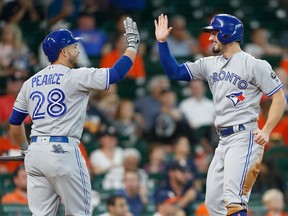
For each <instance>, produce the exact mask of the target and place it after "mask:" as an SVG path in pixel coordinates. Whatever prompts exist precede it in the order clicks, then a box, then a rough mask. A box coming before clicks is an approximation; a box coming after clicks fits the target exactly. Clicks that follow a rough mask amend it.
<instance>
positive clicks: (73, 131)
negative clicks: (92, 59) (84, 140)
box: [14, 64, 109, 139]
mask: <svg viewBox="0 0 288 216" xmlns="http://www.w3.org/2000/svg"><path fill="white" fill-rule="evenodd" d="M108 75H109V74H108V70H107V69H104V68H101V69H97V68H85V67H83V68H79V69H70V68H68V67H66V66H64V65H60V64H57V65H50V66H47V67H46V68H44V69H43V70H41V71H40V72H38V73H37V74H35V75H34V76H32V77H31V78H30V79H28V80H27V81H26V82H25V83H24V84H23V86H22V88H21V90H20V93H19V94H18V97H17V99H16V101H15V104H14V109H16V110H20V111H21V112H27V113H28V114H29V115H30V116H31V118H32V122H33V125H32V130H31V137H32V136H41V135H42V136H44V135H45V136H49V135H50V136H52V135H54V136H69V137H74V138H77V139H80V137H81V134H82V131H83V124H84V121H85V116H86V107H87V103H88V99H89V91H90V90H93V89H94V90H96V89H103V90H107V89H108V88H109V84H108V83H109V79H108V77H109V76H108Z"/></svg>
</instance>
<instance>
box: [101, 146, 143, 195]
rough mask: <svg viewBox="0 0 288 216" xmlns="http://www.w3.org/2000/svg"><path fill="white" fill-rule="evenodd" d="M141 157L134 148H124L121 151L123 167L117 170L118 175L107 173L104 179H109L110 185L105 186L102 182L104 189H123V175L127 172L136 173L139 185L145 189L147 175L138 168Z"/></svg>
mask: <svg viewBox="0 0 288 216" xmlns="http://www.w3.org/2000/svg"><path fill="white" fill-rule="evenodd" d="M140 162H141V155H140V152H139V151H138V150H137V149H134V148H126V149H124V151H123V166H122V167H121V169H119V173H118V172H117V175H115V174H113V173H111V172H109V173H107V174H106V176H105V179H106V178H107V179H109V180H110V182H113V184H112V183H110V184H106V183H105V182H103V188H104V189H106V190H107V189H123V188H124V184H123V178H124V173H125V172H127V171H132V172H136V173H137V174H138V176H139V179H140V184H141V185H145V186H146V187H147V184H148V175H147V173H146V172H145V170H144V169H142V168H140Z"/></svg>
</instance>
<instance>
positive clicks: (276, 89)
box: [266, 84, 283, 97]
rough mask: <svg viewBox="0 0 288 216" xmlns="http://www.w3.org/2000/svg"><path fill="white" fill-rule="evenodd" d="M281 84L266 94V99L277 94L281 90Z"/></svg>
mask: <svg viewBox="0 0 288 216" xmlns="http://www.w3.org/2000/svg"><path fill="white" fill-rule="evenodd" d="M282 86H283V85H282V84H280V85H279V86H277V87H276V88H275V89H274V90H272V91H271V92H270V93H268V94H266V95H267V96H268V97H270V96H271V95H273V94H274V93H275V92H277V91H278V90H279V89H280V88H282Z"/></svg>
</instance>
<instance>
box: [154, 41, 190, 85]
mask: <svg viewBox="0 0 288 216" xmlns="http://www.w3.org/2000/svg"><path fill="white" fill-rule="evenodd" d="M158 48H159V55H160V62H161V65H162V67H163V68H164V70H165V72H166V74H167V76H168V78H169V79H170V80H183V81H190V80H191V79H190V76H189V73H188V71H187V69H186V67H185V65H184V64H181V65H179V64H178V62H177V61H176V59H175V58H174V57H173V56H172V55H171V53H170V50H169V47H168V44H167V42H158Z"/></svg>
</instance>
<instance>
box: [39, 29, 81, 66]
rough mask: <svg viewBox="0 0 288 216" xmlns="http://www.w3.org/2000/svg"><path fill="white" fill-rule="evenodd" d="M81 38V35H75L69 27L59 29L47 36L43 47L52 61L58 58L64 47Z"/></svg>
mask: <svg viewBox="0 0 288 216" xmlns="http://www.w3.org/2000/svg"><path fill="white" fill-rule="evenodd" d="M81 39H82V38H81V37H74V36H73V34H72V32H71V31H69V30H68V29H59V30H56V31H53V32H51V33H50V34H48V35H47V36H46V37H45V39H44V41H43V43H42V49H43V51H44V53H45V55H46V56H47V58H48V61H49V62H51V63H52V62H54V61H56V60H57V59H58V56H59V53H60V51H61V50H62V49H63V48H64V47H66V46H69V45H71V44H75V43H77V42H78V41H79V40H81Z"/></svg>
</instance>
